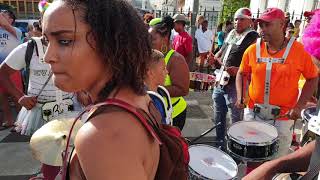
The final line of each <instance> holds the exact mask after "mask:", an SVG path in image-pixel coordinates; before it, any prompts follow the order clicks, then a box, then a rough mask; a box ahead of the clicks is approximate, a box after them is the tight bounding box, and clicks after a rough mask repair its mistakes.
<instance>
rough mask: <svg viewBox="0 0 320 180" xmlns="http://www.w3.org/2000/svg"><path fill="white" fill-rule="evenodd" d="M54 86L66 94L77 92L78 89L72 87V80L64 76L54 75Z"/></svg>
mask: <svg viewBox="0 0 320 180" xmlns="http://www.w3.org/2000/svg"><path fill="white" fill-rule="evenodd" d="M53 83H54V85H55V86H56V87H57V88H59V89H60V90H62V91H65V92H75V91H76V89H75V88H74V87H73V86H72V84H73V83H71V81H70V79H68V78H67V77H66V76H63V75H53Z"/></svg>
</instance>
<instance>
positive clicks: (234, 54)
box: [221, 31, 259, 67]
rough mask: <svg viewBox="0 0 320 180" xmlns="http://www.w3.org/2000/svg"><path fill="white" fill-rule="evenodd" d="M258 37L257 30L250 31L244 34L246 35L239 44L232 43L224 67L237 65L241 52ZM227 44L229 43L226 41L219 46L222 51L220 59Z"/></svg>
mask: <svg viewBox="0 0 320 180" xmlns="http://www.w3.org/2000/svg"><path fill="white" fill-rule="evenodd" d="M258 37H259V34H258V33H257V32H255V31H251V32H249V33H248V34H247V35H246V37H245V38H244V39H243V41H242V43H241V44H240V45H236V44H233V45H232V48H231V51H230V54H229V57H228V59H227V61H226V64H225V66H226V67H230V66H235V67H239V66H240V64H241V60H242V56H243V53H244V52H245V51H246V49H247V48H248V47H249V46H250V45H251V44H253V43H254V42H255V41H256V40H257V38H258ZM228 45H229V44H228V43H225V44H224V45H223V46H222V48H221V49H222V51H223V56H222V58H221V59H222V60H223V58H224V55H225V53H226V51H227V47H228ZM222 60H221V61H222Z"/></svg>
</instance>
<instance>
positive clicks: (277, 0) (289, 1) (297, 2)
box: [250, 0, 320, 21]
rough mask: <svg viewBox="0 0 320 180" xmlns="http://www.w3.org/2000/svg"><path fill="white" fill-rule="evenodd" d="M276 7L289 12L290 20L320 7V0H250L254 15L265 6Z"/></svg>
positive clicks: (301, 17)
mask: <svg viewBox="0 0 320 180" xmlns="http://www.w3.org/2000/svg"><path fill="white" fill-rule="evenodd" d="M269 7H278V8H280V9H282V10H283V11H285V12H289V13H290V15H291V20H292V21H294V20H296V19H302V20H303V19H304V18H303V13H304V12H305V11H311V10H313V9H317V8H320V0H251V1H250V8H251V11H252V13H253V14H254V15H256V16H257V15H258V14H259V13H261V12H263V11H264V10H265V9H266V8H269Z"/></svg>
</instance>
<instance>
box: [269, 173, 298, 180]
mask: <svg viewBox="0 0 320 180" xmlns="http://www.w3.org/2000/svg"><path fill="white" fill-rule="evenodd" d="M301 176H302V175H301V174H297V173H292V174H290V173H282V174H277V175H276V176H274V177H273V178H272V180H297V179H299V178H300V177H301Z"/></svg>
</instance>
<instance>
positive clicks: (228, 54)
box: [209, 8, 258, 147]
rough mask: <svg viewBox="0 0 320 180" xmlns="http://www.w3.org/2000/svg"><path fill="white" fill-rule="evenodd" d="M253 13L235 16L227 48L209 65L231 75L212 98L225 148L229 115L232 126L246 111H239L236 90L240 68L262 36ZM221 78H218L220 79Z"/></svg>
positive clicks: (247, 11)
mask: <svg viewBox="0 0 320 180" xmlns="http://www.w3.org/2000/svg"><path fill="white" fill-rule="evenodd" d="M251 16H252V14H251V11H250V9H248V8H240V9H238V10H237V11H236V13H235V15H234V26H235V29H233V30H232V31H231V32H230V33H229V34H228V36H227V38H226V40H225V44H224V45H223V46H222V48H221V49H220V51H219V52H218V53H217V54H216V55H215V56H210V57H209V64H214V63H215V64H217V63H218V64H220V65H221V68H220V71H219V73H218V74H224V75H225V74H228V77H229V78H228V82H227V84H226V83H221V82H222V81H224V80H223V79H224V78H223V77H222V75H221V76H220V77H222V78H218V81H219V79H220V80H221V79H222V81H221V82H220V81H219V82H218V83H217V85H216V87H215V88H214V91H213V94H212V100H213V106H214V110H213V117H214V120H215V123H216V124H218V123H219V122H221V125H220V126H218V127H217V129H216V131H217V140H218V141H220V142H221V145H222V147H224V146H225V143H224V142H225V134H226V124H227V123H226V115H227V111H228V108H230V110H231V113H230V114H231V120H232V123H235V122H237V121H240V120H242V114H243V111H242V110H240V109H238V108H236V106H235V103H236V100H237V93H236V87H235V79H236V78H235V77H236V75H237V71H238V68H239V66H240V63H241V60H242V55H243V53H244V51H245V50H246V49H247V48H248V47H249V46H250V45H251V44H253V43H254V42H255V41H256V39H257V38H258V33H257V32H255V31H254V30H252V28H251V24H252V20H251ZM218 76H219V75H218ZM218 76H217V77H218Z"/></svg>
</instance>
